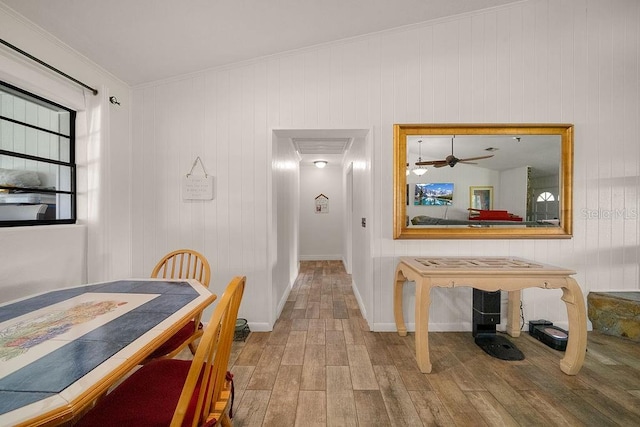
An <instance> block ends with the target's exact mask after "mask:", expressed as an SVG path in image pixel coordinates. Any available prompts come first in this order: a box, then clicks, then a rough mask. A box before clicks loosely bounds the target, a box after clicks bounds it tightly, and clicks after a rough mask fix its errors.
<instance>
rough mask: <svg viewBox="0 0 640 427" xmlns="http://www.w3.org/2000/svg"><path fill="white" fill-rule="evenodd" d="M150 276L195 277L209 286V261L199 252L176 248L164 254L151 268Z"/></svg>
mask: <svg viewBox="0 0 640 427" xmlns="http://www.w3.org/2000/svg"><path fill="white" fill-rule="evenodd" d="M151 277H152V278H162V279H196V280H198V281H199V282H200V283H202V284H203V285H204V286H206V287H209V280H210V278H211V268H210V267H209V261H207V259H206V258H205V257H204V255H202V254H201V253H200V252H196V251H194V250H191V249H178V250H176V251H173V252H169V253H168V254H166V255H165V256H164V257H163V258H162V259H161V260H160V261H158V263H157V264H156V266H155V267H154V268H153V271H152V272H151Z"/></svg>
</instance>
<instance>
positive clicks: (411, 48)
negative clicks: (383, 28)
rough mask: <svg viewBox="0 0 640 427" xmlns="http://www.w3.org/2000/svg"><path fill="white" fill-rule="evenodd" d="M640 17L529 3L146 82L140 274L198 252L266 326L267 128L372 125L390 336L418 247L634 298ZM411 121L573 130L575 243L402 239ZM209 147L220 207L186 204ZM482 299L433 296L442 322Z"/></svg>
mask: <svg viewBox="0 0 640 427" xmlns="http://www.w3.org/2000/svg"><path fill="white" fill-rule="evenodd" d="M639 23H640V3H638V2H637V1H633V0H609V1H605V0H565V1H551V0H531V1H525V2H522V3H517V4H514V5H510V6H507V7H502V8H497V9H491V10H487V11H483V12H478V13H472V14H467V15H461V16H457V17H453V18H448V19H444V20H439V21H434V22H429V23H424V24H421V25H416V26H410V27H405V28H402V29H397V30H395V31H389V32H384V33H378V34H373V35H370V36H367V37H360V38H356V39H351V40H347V41H343V42H338V43H332V44H328V45H323V46H317V47H313V48H309V49H305V50H301V51H296V52H292V53H289V54H282V55H276V56H273V57H269V58H265V59H260V60H256V61H251V62H247V63H243V64H239V65H235V66H230V67H227V68H221V69H215V70H209V71H206V72H202V73H198V74H195V75H189V76H184V77H181V78H176V79H172V80H168V81H163V82H159V83H155V84H149V85H145V86H143V87H138V88H134V91H133V105H134V108H133V112H132V128H133V135H134V137H133V141H132V144H133V149H132V151H133V159H132V165H133V177H134V180H133V181H134V182H133V189H132V229H133V238H132V251H131V252H132V257H133V258H132V259H133V262H132V265H133V266H134V267H133V268H134V274H144V273H147V272H148V271H149V270H150V268H151V267H152V265H153V263H154V262H155V260H157V259H158V258H159V257H160V256H161V255H162V254H163V253H164V252H166V251H168V250H171V249H174V248H176V247H182V246H189V247H192V248H194V249H197V250H201V251H203V252H205V253H206V254H207V256H208V257H209V259H210V261H211V264H212V268H213V277H214V280H213V282H214V283H215V286H216V287H217V288H218V290H220V289H222V287H223V286H224V283H225V281H226V280H227V279H228V278H230V277H231V276H233V275H236V274H245V275H247V276H248V284H249V285H248V289H247V292H246V294H245V295H246V296H245V300H244V302H243V306H242V309H241V310H242V311H241V316H244V317H247V316H251V317H252V318H253V320H254V321H255V322H263V323H264V322H269V310H270V308H268V307H265V301H268V300H269V299H268V298H267V294H268V292H269V291H270V290H269V289H267V288H268V287H269V286H271V285H270V283H269V280H267V278H268V277H271V271H270V269H271V265H269V259H270V257H269V256H268V254H267V252H268V250H269V248H271V242H269V241H268V239H269V227H272V226H273V225H272V223H270V222H269V221H268V219H267V218H268V216H267V212H266V209H267V207H268V206H271V201H270V199H269V195H270V194H271V191H272V190H271V188H270V185H269V183H270V182H271V174H272V168H273V167H274V164H275V163H276V162H277V161H278V159H277V158H271V150H272V148H271V135H270V133H271V131H272V130H273V129H289V128H291V129H325V128H326V129H333V128H338V129H341V128H358V129H369V130H370V131H371V132H370V138H371V150H370V151H369V153H368V154H369V159H368V161H370V162H371V163H370V165H371V173H372V182H371V183H370V182H366V181H365V182H361V181H358V182H357V183H354V185H355V186H356V187H354V191H357V192H362V193H363V194H370V197H371V212H368V213H367V214H366V216H367V217H368V227H371V228H370V229H369V232H370V233H371V234H370V237H371V239H372V241H371V252H370V253H371V257H370V258H369V259H363V256H364V255H362V254H365V253H368V252H369V251H358V250H356V248H354V265H356V264H358V263H359V264H360V265H370V270H371V272H372V282H371V283H361V284H358V286H362V287H365V288H366V289H367V292H364V294H368V293H369V292H371V293H372V297H371V298H369V300H370V302H369V304H370V306H369V307H366V309H367V312H368V315H370V316H373V317H372V318H370V319H369V320H370V323H372V324H373V325H374V327H375V328H376V329H379V330H385V329H391V330H392V329H393V315H392V289H391V284H392V280H393V271H394V268H395V264H396V261H397V257H399V256H403V255H436V254H437V255H513V256H521V257H525V258H531V259H534V260H538V261H541V262H549V263H555V264H559V265H563V266H566V267H570V268H573V269H575V270H577V271H578V275H577V279H578V281H579V282H580V284H581V286H582V287H583V290H584V291H585V294H586V293H587V292H588V291H589V290H607V289H631V290H637V289H638V287H639V286H638V273H639V270H638V244H639V235H638V233H639V228H638V215H639V206H638V173H639V168H640V138H639V136H638V135H639V132H640V129H639V123H640V120H639V119H640V90H639V86H638V85H639V83H638V82H639V81H640V73H639V67H640V51H639V48H638V46H639V45H640V24H639ZM411 122H416V123H432V122H452V123H457V122H479V123H480V122H516V123H522V122H525V123H526V122H559V123H574V124H575V159H574V160H575V175H574V231H575V232H574V237H573V239H571V240H441V241H434V240H424V241H395V240H393V239H392V237H391V235H392V201H393V199H392V198H393V189H392V182H393V180H392V160H391V159H392V158H393V156H392V141H393V139H392V125H393V124H394V123H411ZM196 156H200V157H201V158H202V160H203V162H204V164H205V166H206V167H207V172H208V173H210V174H213V175H214V176H215V199H214V200H213V201H211V202H185V201H182V200H181V196H180V191H179V184H180V177H181V176H182V175H184V174H186V173H187V172H188V171H189V169H190V167H191V164H192V162H193V160H194V159H195V157H196ZM274 184H275V183H274ZM363 216H364V215H363ZM469 295H470V293H469V290H467V289H459V290H443V291H441V292H439V291H436V292H434V299H433V303H432V312H431V313H432V314H431V316H432V321H433V323H432V329H433V330H437V329H440V330H451V329H457V328H461V327H466V326H468V325H469V322H470V319H471V312H470V311H471V310H470V304H469V301H470V298H469ZM406 298H407V304H408V306H411V304H412V296H411V295H407V296H406ZM524 312H525V316H526V317H527V319H535V318H546V319H549V320H552V321H554V322H558V323H560V324H562V322H563V321H566V313H565V311H564V307H563V304H562V302H561V301H560V300H559V294H557V293H555V291H541V290H527V291H526V292H525V296H524ZM409 321H410V322H411V321H412V319H411V317H410V316H409Z"/></svg>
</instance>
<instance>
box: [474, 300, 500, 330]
mask: <svg viewBox="0 0 640 427" xmlns="http://www.w3.org/2000/svg"><path fill="white" fill-rule="evenodd" d="M498 323H500V291H493V292H489V291H481V290H480V289H475V288H474V289H473V330H472V332H473V336H474V337H475V336H476V335H477V334H478V333H491V332H493V333H495V331H496V325H497V324H498Z"/></svg>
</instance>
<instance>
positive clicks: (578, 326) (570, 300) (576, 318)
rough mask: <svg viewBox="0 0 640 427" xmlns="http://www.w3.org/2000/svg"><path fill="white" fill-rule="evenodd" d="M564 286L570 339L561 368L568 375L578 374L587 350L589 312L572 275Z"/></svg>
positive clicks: (563, 297) (563, 291)
mask: <svg viewBox="0 0 640 427" xmlns="http://www.w3.org/2000/svg"><path fill="white" fill-rule="evenodd" d="M566 280H567V284H566V286H563V287H562V300H563V301H564V302H565V304H566V306H567V315H568V317H569V339H568V341H567V350H566V352H565V356H564V357H563V358H562V360H561V361H560V369H561V370H562V372H564V373H565V374H567V375H576V374H577V373H578V371H580V368H582V364H583V363H584V356H585V353H586V351H587V314H586V309H585V306H584V298H583V297H582V290H581V289H580V286H579V285H578V282H576V281H575V279H573V278H572V277H567V279H566Z"/></svg>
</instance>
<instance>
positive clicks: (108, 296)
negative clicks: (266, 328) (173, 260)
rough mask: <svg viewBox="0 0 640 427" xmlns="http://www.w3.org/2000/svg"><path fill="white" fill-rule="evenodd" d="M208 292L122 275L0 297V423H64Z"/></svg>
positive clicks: (189, 282)
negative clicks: (10, 297)
mask: <svg viewBox="0 0 640 427" xmlns="http://www.w3.org/2000/svg"><path fill="white" fill-rule="evenodd" d="M215 299H216V295H214V294H213V293H211V292H210V291H209V289H207V288H206V287H205V286H203V285H202V284H201V283H200V282H198V281H197V280H193V279H178V280H171V279H124V280H115V281H107V282H101V283H92V284H86V285H80V286H74V287H69V288H64V289H57V290H52V291H49V292H44V293H40V294H37V295H32V296H27V297H24V298H21V299H18V300H14V301H10V302H6V303H3V304H1V305H0V426H27V425H28V426H33V425H37V426H39V425H61V424H68V423H71V422H72V421H73V420H74V419H76V418H77V417H78V416H80V415H81V414H82V413H83V412H84V411H86V410H87V409H88V408H90V407H91V405H92V404H93V403H94V402H95V400H96V399H97V398H99V397H100V396H102V395H104V394H105V393H106V392H107V391H108V390H109V389H110V388H111V387H112V386H114V385H115V384H116V383H117V382H118V381H119V380H120V379H121V378H123V377H124V376H125V375H126V374H127V373H129V372H131V371H132V370H133V369H134V368H135V367H136V366H137V365H139V364H140V363H141V362H143V361H144V360H145V359H146V358H147V357H148V356H149V355H150V354H151V353H152V352H153V351H154V350H155V349H157V348H158V347H159V346H160V345H161V344H162V343H163V342H165V341H166V340H167V339H169V338H170V337H171V336H172V335H173V334H175V333H176V332H177V331H178V330H179V329H180V328H182V327H183V326H184V325H185V324H187V323H188V322H189V321H190V320H191V319H192V318H193V317H194V316H195V315H197V313H199V312H201V311H202V310H203V309H205V308H206V307H207V306H208V305H210V304H211V303H212V302H213V301H215Z"/></svg>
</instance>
